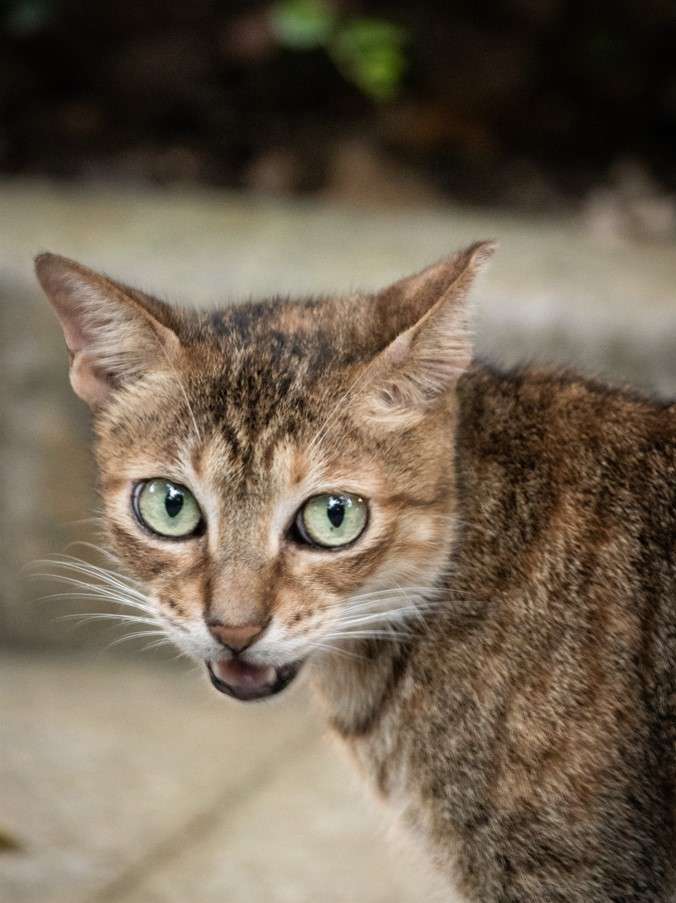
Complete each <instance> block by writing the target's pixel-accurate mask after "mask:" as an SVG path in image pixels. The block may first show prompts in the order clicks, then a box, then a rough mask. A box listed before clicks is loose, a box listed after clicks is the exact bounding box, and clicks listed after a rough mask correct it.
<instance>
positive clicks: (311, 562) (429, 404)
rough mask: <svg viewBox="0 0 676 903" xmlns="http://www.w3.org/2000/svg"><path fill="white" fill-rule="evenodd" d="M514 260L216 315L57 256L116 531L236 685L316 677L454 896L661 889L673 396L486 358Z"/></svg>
mask: <svg viewBox="0 0 676 903" xmlns="http://www.w3.org/2000/svg"><path fill="white" fill-rule="evenodd" d="M491 252H492V245H491V244H490V243H480V244H475V245H473V246H471V247H470V248H468V249H466V250H464V251H462V252H460V253H458V254H455V255H452V256H451V257H449V258H447V259H444V260H442V261H441V262H439V263H437V264H435V265H433V266H431V267H429V268H428V269H425V270H424V271H422V272H420V273H418V274H417V275H414V276H412V277H410V278H406V279H403V280H401V281H399V282H397V283H395V284H394V285H392V286H390V287H389V288H387V289H385V290H384V291H381V292H378V293H374V294H352V295H348V296H343V297H335V298H334V297H330V298H326V299H323V300H319V299H314V298H310V299H305V300H298V301H292V300H286V299H281V298H274V299H271V300H268V301H263V302H261V303H250V304H244V305H241V306H233V307H227V308H225V309H220V310H216V311H209V312H195V311H188V310H184V309H178V308H175V307H170V306H168V305H167V304H165V303H163V302H161V301H159V300H157V299H155V298H153V297H149V296H148V295H145V294H143V293H142V292H140V291H137V290H135V289H132V288H128V287H126V286H124V285H122V284H120V283H118V282H115V281H113V280H111V279H109V278H107V277H105V276H101V275H99V274H97V273H95V272H92V271H91V270H89V269H86V268H85V267H83V266H81V265H79V264H77V263H75V262H73V261H70V260H66V259H64V258H62V257H58V256H55V255H52V254H42V255H40V256H39V257H38V258H37V261H36V267H37V274H38V277H39V280H40V283H41V284H42V287H43V288H44V290H45V292H46V294H47V296H48V298H49V300H50V301H51V303H52V305H53V307H54V309H55V311H56V313H57V315H58V317H59V319H60V321H61V325H62V327H63V331H64V334H65V339H66V344H67V346H68V350H69V354H70V379H71V382H72V385H73V388H74V390H75V392H76V393H77V394H78V395H79V396H80V397H81V398H83V399H84V400H85V401H86V402H87V403H88V404H89V405H90V406H91V408H92V409H93V411H94V423H95V432H96V455H97V461H98V466H99V474H100V484H99V485H100V493H101V496H102V499H103V502H104V505H105V513H106V519H107V524H108V529H109V534H110V539H111V542H112V545H113V547H114V549H115V550H116V552H117V554H118V555H119V557H120V558H121V559H122V561H123V563H124V565H125V566H126V568H127V569H128V570H129V572H130V573H131V574H132V575H133V576H134V577H135V578H137V579H138V581H140V583H141V584H142V585H143V587H144V591H145V594H146V599H147V600H149V605H151V606H152V611H153V614H154V618H156V620H157V622H159V623H160V624H161V625H162V626H163V628H164V629H165V630H166V633H167V634H168V635H169V637H171V639H172V640H173V641H175V643H176V644H177V645H178V646H179V647H180V648H181V649H182V650H184V651H185V652H187V653H189V654H190V655H191V656H193V657H194V658H196V659H198V660H199V661H201V662H203V663H204V667H205V669H206V672H207V673H208V675H209V677H210V679H211V683H212V684H213V686H214V687H215V688H216V689H217V690H219V691H221V692H222V693H225V694H227V695H229V696H232V697H234V698H236V699H238V700H245V701H248V700H256V699H263V698H267V697H270V696H272V695H273V694H277V693H279V692H281V691H282V690H283V689H284V688H285V687H286V686H288V685H289V684H290V683H291V682H292V681H293V680H294V678H295V677H296V675H297V674H298V673H299V672H300V671H301V669H303V670H304V671H305V672H306V673H307V674H308V675H309V677H310V680H311V682H312V683H313V684H314V687H315V688H316V690H317V691H318V694H319V697H320V698H321V700H322V702H323V706H324V708H325V710H326V715H327V717H328V720H329V722H330V724H331V726H332V728H333V730H334V731H336V732H337V733H338V734H339V735H340V736H341V737H342V738H343V739H344V742H345V743H346V744H347V746H348V747H349V748H350V750H351V752H352V753H353V756H354V759H355V760H356V761H357V763H358V765H359V767H360V769H361V770H362V771H363V772H364V773H365V775H366V776H367V778H368V779H369V780H370V781H371V782H372V784H373V786H374V787H375V788H376V790H377V792H378V793H379V794H380V795H381V796H382V797H383V798H384V799H385V800H387V801H388V802H391V803H392V804H393V805H394V806H396V808H397V810H399V811H401V812H402V813H403V816H402V817H403V820H404V822H405V824H406V825H407V827H408V828H409V829H410V830H411V831H412V832H414V833H415V834H416V835H417V837H418V838H419V839H420V840H422V842H423V844H424V846H425V848H426V849H427V851H428V853H429V857H430V859H431V860H432V861H433V862H434V864H435V866H436V868H437V869H438V870H440V871H441V872H442V873H443V874H444V875H445V877H446V878H447V881H448V887H449V900H450V899H462V900H466V901H481V903H508V901H510V903H529V901H532V903H545V901H546V903H553V901H561V903H564V901H565V903H602V901H603V903H605V901H625V903H629V901H642V903H649V901H655V903H657V901H659V903H667V901H674V900H676V829H675V794H674V785H675V780H676V750H675V741H676V405H674V404H667V403H658V402H654V401H650V400H648V399H646V398H642V397H639V396H638V395H635V394H634V393H631V392H627V391H620V390H615V389H610V388H608V387H605V386H603V385H600V384H598V383H593V382H589V381H587V380H585V379H582V378H580V377H578V376H575V375H561V374H552V373H547V372H540V371H534V370H529V369H525V370H517V371H514V372H509V373H503V372H499V371H498V370H496V369H494V368H493V367H491V366H487V365H484V364H482V363H480V362H476V361H473V360H472V345H471V340H470V335H469V332H468V322H467V321H468V307H467V295H468V291H469V289H470V285H471V283H472V281H473V278H474V276H475V275H476V272H477V271H478V269H479V268H480V266H481V265H482V263H483V262H484V260H485V259H486V258H487V257H488V256H489V255H490V253H491ZM454 894H457V895H458V896H457V897H456V896H454Z"/></svg>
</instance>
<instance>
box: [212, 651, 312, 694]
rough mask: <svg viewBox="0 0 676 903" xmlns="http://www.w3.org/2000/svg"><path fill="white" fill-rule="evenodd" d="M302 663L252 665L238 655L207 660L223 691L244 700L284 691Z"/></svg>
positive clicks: (215, 682) (214, 681) (216, 681)
mask: <svg viewBox="0 0 676 903" xmlns="http://www.w3.org/2000/svg"><path fill="white" fill-rule="evenodd" d="M302 664H303V663H302V662H292V663H291V664H289V665H280V667H278V668H275V667H274V666H273V665H251V664H249V663H248V662H243V661H240V660H239V659H235V658H232V659H228V660H227V661H226V660H223V659H216V660H215V661H212V662H207V671H208V672H209V677H210V678H211V683H212V684H213V685H214V686H215V687H216V689H217V690H218V691H219V692H221V693H225V694H226V695H227V696H232V697H234V698H235V699H239V700H240V701H241V702H251V701H252V700H254V699H266V698H267V697H268V696H274V695H275V694H276V693H281V692H282V690H284V689H286V687H288V686H289V684H290V683H291V681H292V680H293V679H294V677H295V676H296V675H297V674H298V672H299V670H300V667H301V665H302Z"/></svg>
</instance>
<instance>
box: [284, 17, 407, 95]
mask: <svg viewBox="0 0 676 903" xmlns="http://www.w3.org/2000/svg"><path fill="white" fill-rule="evenodd" d="M270 20H271V23H272V30H273V33H274V35H275V37H276V39H277V41H278V42H279V43H280V44H281V45H282V46H284V47H288V48H290V49H292V50H316V49H319V48H323V49H324V50H325V51H326V53H327V54H328V55H329V57H330V58H331V59H332V60H333V62H334V64H335V65H336V67H337V68H338V69H339V70H340V72H341V73H342V74H343V76H344V77H345V78H346V79H347V80H348V81H351V82H353V83H354V84H355V85H357V87H358V88H359V89H360V90H361V91H363V92H364V94H367V95H368V96H369V97H372V98H373V99H374V100H378V101H386V100H390V99H391V98H392V97H394V96H395V94H396V93H397V90H398V89H399V86H400V84H401V80H402V78H403V75H404V72H405V69H406V57H405V53H404V45H405V43H406V40H407V37H408V35H407V33H406V30H405V29H404V28H401V27H400V26H398V25H395V24H394V23H392V22H389V21H387V20H386V19H378V18H372V17H368V18H367V17H362V16H347V17H342V16H340V15H339V13H338V11H337V10H336V8H335V7H334V6H333V5H332V4H331V3H329V2H328V0H278V2H276V3H274V4H273V5H272V7H271V9H270Z"/></svg>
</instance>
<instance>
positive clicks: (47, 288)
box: [35, 254, 180, 409]
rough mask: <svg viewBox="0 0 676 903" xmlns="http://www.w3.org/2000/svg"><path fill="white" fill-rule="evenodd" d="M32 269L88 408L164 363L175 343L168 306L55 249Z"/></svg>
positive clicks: (177, 344)
mask: <svg viewBox="0 0 676 903" xmlns="http://www.w3.org/2000/svg"><path fill="white" fill-rule="evenodd" d="M35 272H36V274H37V277H38V280H39V281H40V285H41V286H42V288H43V290H44V292H45V294H46V295H47V298H48V299H49V301H50V303H51V305H52V307H53V308H54V310H55V312H56V315H57V317H58V318H59V321H60V323H61V328H62V329H63V335H64V338H65V340H66V346H67V347H68V353H69V356H70V382H71V385H72V387H73V389H74V391H75V393H76V394H77V395H79V396H80V398H82V399H83V401H86V402H87V404H88V405H89V406H90V407H91V408H93V409H96V408H100V407H101V406H102V405H104V404H105V403H106V400H107V399H108V396H109V395H110V393H111V392H112V391H114V390H115V389H117V388H119V387H120V386H123V385H125V384H127V383H129V382H132V381H133V380H135V379H137V378H138V377H139V376H140V375H141V374H142V373H144V372H147V371H148V370H151V369H153V368H156V367H163V366H166V364H167V360H168V359H169V357H170V356H171V355H173V354H175V353H176V352H177V350H178V348H179V347H180V342H179V339H178V337H177V335H176V333H175V332H174V331H173V329H172V328H171V326H170V325H169V324H170V323H171V309H170V308H169V307H168V306H167V305H166V304H163V303H162V302H161V301H158V300H157V299H155V298H150V297H149V296H146V295H144V294H143V293H142V292H138V291H136V290H134V289H130V288H127V287H126V286H123V285H120V284H119V283H117V282H114V281H113V280H112V279H108V278H107V277H106V276H102V275H101V274H99V273H96V272H94V271H93V270H90V269H88V268H87V267H84V266H82V265H81V264H79V263H76V262H75V261H74V260H68V259H67V258H66V257H59V256H58V255H56V254H40V255H39V256H38V257H36V258H35Z"/></svg>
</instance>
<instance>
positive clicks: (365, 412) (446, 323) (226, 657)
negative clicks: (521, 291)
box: [36, 243, 492, 699]
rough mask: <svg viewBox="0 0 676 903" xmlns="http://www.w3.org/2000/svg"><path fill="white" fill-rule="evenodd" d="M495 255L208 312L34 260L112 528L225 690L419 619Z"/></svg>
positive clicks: (259, 688)
mask: <svg viewBox="0 0 676 903" xmlns="http://www.w3.org/2000/svg"><path fill="white" fill-rule="evenodd" d="M491 251H492V245H491V244H489V243H482V244H477V245H473V246H472V247H470V248H468V249H467V250H465V251H462V252H460V253H458V254H455V255H453V256H451V257H449V258H446V259H444V260H442V261H441V262H439V263H437V264H434V265H433V266H431V267H429V268H428V269H426V270H424V271H422V272H421V273H418V274H416V275H415V276H412V277H410V278H407V279H403V280H401V281H400V282H397V283H395V284H394V285H392V286H390V287H389V288H387V289H386V290H384V291H382V292H378V293H374V294H354V295H350V296H346V297H340V298H326V299H323V300H316V299H311V300H300V301H289V300H284V299H273V300H270V301H265V302H261V303H254V304H246V305H241V306H233V307H229V308H226V309H221V310H217V311H210V312H195V311H189V310H186V309H178V308H175V307H170V306H168V305H167V304H164V303H163V302H161V301H158V300H156V299H155V298H151V297H149V296H147V295H145V294H143V293H142V292H139V291H137V290H134V289H130V288H127V287H126V286H124V285H121V284H119V283H117V282H114V281H113V280H111V279H109V278H107V277H104V276H101V275H99V274H97V273H95V272H93V271H91V270H89V269H87V268H85V267H83V266H81V265H79V264H77V263H74V262H73V261H70V260H66V259H65V258H62V257H58V256H54V255H52V254H43V255H41V256H39V257H38V258H37V261H36V269H37V274H38V278H39V280H40V283H41V285H42V287H43V289H44V290H45V292H46V294H47V296H48V298H49V300H50V301H51V303H52V305H53V307H54V309H55V311H56V313H57V315H58V317H59V320H60V322H61V325H62V327H63V331H64V335H65V339H66V344H67V347H68V351H69V355H70V379H71V383H72V386H73V388H74V390H75V392H76V393H77V394H78V395H79V396H80V397H81V398H83V399H84V400H85V401H86V402H87V403H88V404H89V405H90V407H91V408H92V409H93V411H94V421H95V429H96V437H97V438H96V454H97V462H98V467H99V490H100V494H101V497H102V500H103V503H104V510H105V518H106V523H107V529H108V533H109V536H110V540H111V542H112V545H113V547H114V549H115V551H116V553H117V554H118V556H119V557H120V559H121V560H122V561H123V563H124V565H125V567H126V569H127V570H128V571H129V572H130V574H131V575H132V576H133V577H134V578H135V579H136V580H137V581H139V584H140V585H141V586H142V587H143V596H139V597H138V598H139V599H142V600H143V601H142V602H140V601H139V603H138V604H139V605H140V606H142V607H143V608H144V610H145V613H146V614H148V615H151V616H152V617H153V618H156V619H157V620H158V621H159V622H160V623H161V625H162V626H163V628H164V629H165V630H166V633H167V634H168V635H169V636H170V637H171V639H172V640H173V641H174V642H175V643H176V644H177V646H179V647H180V648H181V649H182V650H184V651H185V652H187V653H189V654H190V655H191V656H192V657H194V658H196V659H198V660H200V661H202V662H204V663H205V664H206V665H207V667H208V668H209V672H210V675H211V678H212V682H213V683H214V685H215V686H217V687H218V688H219V689H220V690H222V691H223V692H227V693H229V694H230V695H233V696H235V697H237V698H240V699H253V698H262V697H264V696H268V695H271V694H273V693H275V692H277V691H279V690H280V689H282V688H283V687H284V686H286V685H287V683H289V682H290V680H291V679H292V678H293V677H294V676H295V674H296V672H297V670H298V668H299V666H300V665H301V664H302V663H303V662H304V661H305V660H306V659H308V658H309V657H321V656H330V655H333V654H334V650H337V651H338V654H340V653H341V652H347V651H348V648H349V646H348V647H347V648H346V644H351V643H354V642H355V641H359V640H360V639H363V638H373V637H378V636H381V635H384V634H385V633H387V632H388V631H391V630H393V629H394V630H395V631H396V629H398V627H397V625H402V624H405V623H406V619H407V618H408V617H411V616H416V615H417V616H419V615H420V612H421V610H423V608H424V605H425V602H424V600H426V599H429V597H430V594H431V593H433V591H434V587H435V584H436V582H437V581H438V580H439V579H440V577H441V576H442V573H443V570H444V565H445V562H446V561H447V559H448V554H449V549H450V544H451V542H452V536H453V523H454V508H455V494H454V476H453V447H454V435H453V433H454V430H453V424H454V416H455V387H456V384H457V381H458V379H459V377H460V376H461V374H462V373H463V371H464V370H465V369H466V368H467V366H468V364H469V362H470V359H471V346H470V339H469V335H468V331H467V309H466V297H467V293H468V290H469V287H470V284H471V282H472V279H473V277H474V275H475V273H476V271H477V269H478V268H479V267H480V265H481V264H482V262H483V261H484V260H485V258H486V257H487V256H488V255H489V254H490V253H491Z"/></svg>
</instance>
